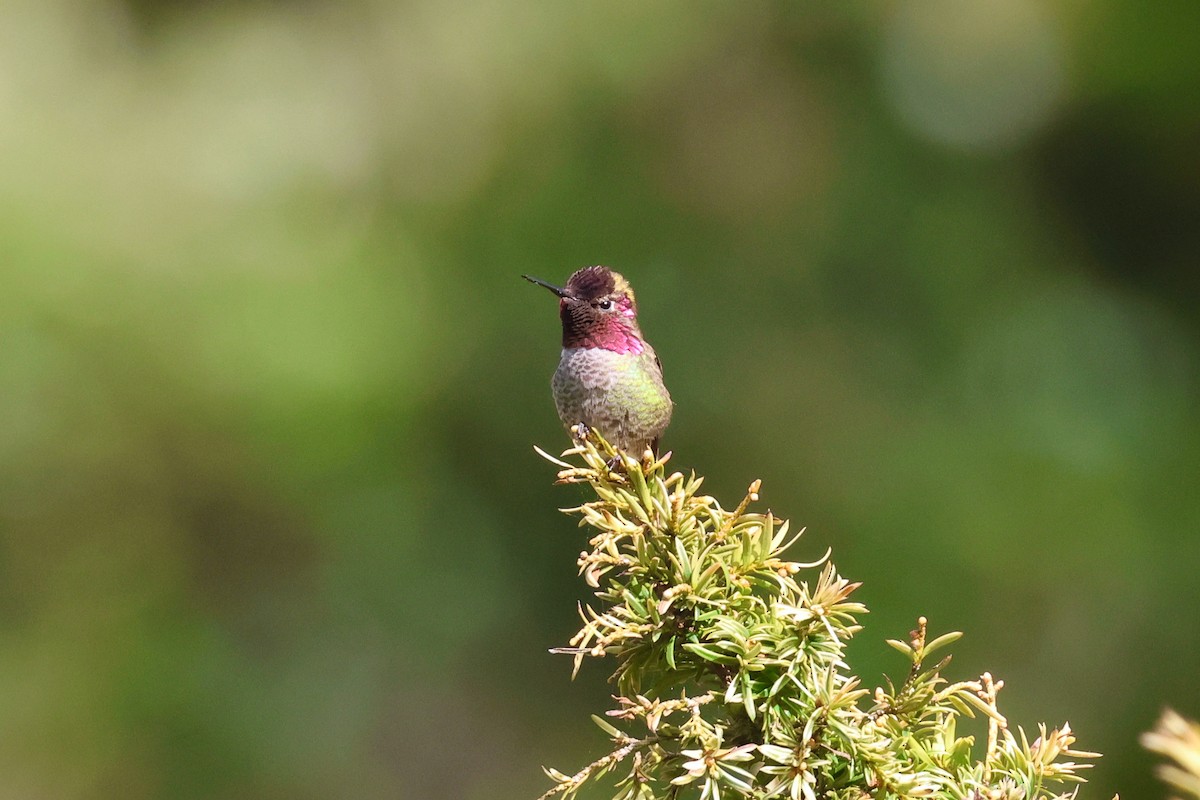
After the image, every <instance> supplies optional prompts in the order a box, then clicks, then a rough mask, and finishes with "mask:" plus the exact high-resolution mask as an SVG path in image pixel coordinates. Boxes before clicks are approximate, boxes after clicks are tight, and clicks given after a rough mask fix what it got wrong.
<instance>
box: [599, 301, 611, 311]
mask: <svg viewBox="0 0 1200 800" xmlns="http://www.w3.org/2000/svg"><path fill="white" fill-rule="evenodd" d="M596 305H597V307H598V308H599V309H600V310H601V311H609V310H611V309H612V300H601V301H600V302H599V303H597V304H596Z"/></svg>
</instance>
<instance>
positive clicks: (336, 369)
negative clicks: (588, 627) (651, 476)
mask: <svg viewBox="0 0 1200 800" xmlns="http://www.w3.org/2000/svg"><path fill="white" fill-rule="evenodd" d="M1198 29H1200V5H1198V4H1196V3H1193V2H1185V1H1184V0H1168V1H1167V2H1161V3H1156V4H1154V5H1153V6H1151V7H1148V6H1144V5H1143V4H1139V3H1136V2H1133V0H1095V1H1094V2H1070V1H1069V0H1060V1H1059V2H1052V3H1040V2H1036V0H1001V1H1000V2H995V3H977V4H976V3H960V2H949V1H948V0H938V1H937V2H928V3H911V4H898V3H880V4H863V3H844V4H833V3H682V2H667V1H665V0H664V2H655V3H641V2H624V1H614V2H580V3H564V4H560V3H535V2H523V1H522V0H508V1H507V2H479V1H478V0H464V2H448V3H435V2H414V3H389V2H372V1H371V0H351V2H343V3H323V2H316V1H315V0H313V1H312V2H282V1H276V2H268V1H267V0H260V1H258V2H233V1H232V0H228V1H227V2H193V1H190V0H125V2H120V1H119V0H109V1H108V2H103V0H96V1H95V2H85V1H84V0H5V2H4V4H3V5H2V6H0V176H2V179H0V280H2V284H0V775H2V776H3V777H2V778H0V797H12V798H111V797H122V798H134V799H137V798H330V797H355V798H376V797H378V798H395V797H403V798H430V799H432V800H437V799H438V798H467V799H468V800H483V799H490V798H532V797H533V796H536V795H537V794H539V793H540V792H541V791H542V790H543V789H545V788H546V787H547V785H548V781H547V779H546V778H545V777H544V776H543V775H542V774H541V772H540V771H539V769H538V768H539V765H541V764H543V763H546V764H550V765H553V766H556V767H558V768H560V769H564V770H567V771H571V770H573V769H575V768H577V767H578V766H580V765H581V764H582V763H584V761H585V760H588V759H590V757H594V756H596V755H598V754H599V753H600V752H601V751H602V748H603V747H604V744H605V742H604V738H603V735H602V734H601V733H600V732H599V731H598V730H597V729H595V728H594V726H592V725H591V723H590V722H589V721H588V720H587V713H590V712H593V711H599V710H601V709H603V708H606V707H607V703H608V687H607V685H606V683H605V678H606V676H607V674H608V672H609V668H608V666H607V665H605V664H589V665H588V666H587V667H586V668H585V669H584V671H583V673H582V675H581V677H580V678H579V679H578V680H577V681H575V682H574V683H571V681H570V680H569V672H570V664H569V661H568V659H567V658H566V657H562V656H551V655H549V654H548V653H547V652H546V651H547V649H548V648H549V647H552V646H555V645H559V644H562V643H563V642H564V641H565V640H566V639H567V638H568V637H569V636H570V634H571V633H572V632H573V630H574V628H575V625H576V617H575V608H574V606H575V602H576V600H578V599H580V598H583V597H585V596H586V595H585V590H584V586H583V584H582V582H581V581H580V580H579V579H577V578H576V576H575V563H574V560H575V556H576V555H577V553H578V552H579V550H580V549H581V547H582V534H581V532H579V531H577V530H576V529H575V528H574V527H573V523H572V522H570V521H569V520H567V519H565V518H563V517H561V516H560V515H558V513H557V512H556V511H555V508H556V507H557V506H567V505H571V504H573V503H575V502H576V500H577V499H578V497H579V495H578V493H577V492H576V491H575V490H573V489H571V488H569V487H567V488H564V487H557V488H556V487H553V486H552V485H551V481H552V479H553V469H552V468H551V467H550V466H549V465H548V464H545V463H544V462H542V461H541V460H540V459H538V458H537V457H536V456H535V455H534V454H533V452H532V449H531V448H532V445H533V444H534V443H539V444H541V445H543V446H545V447H547V448H548V449H551V450H557V449H560V448H562V447H565V446H566V445H567V440H566V438H565V435H564V434H563V433H562V431H561V429H560V428H559V426H558V422H557V419H556V418H555V415H554V411H553V406H552V403H551V400H550V395H549V386H548V381H549V376H550V373H551V371H552V370H553V368H554V365H555V363H556V361H557V357H558V349H559V345H558V336H559V332H558V327H557V325H558V323H557V319H556V316H555V304H554V302H553V299H552V298H551V297H549V296H548V295H546V293H545V292H542V291H540V290H537V289H535V288H534V287H531V286H530V285H528V284H527V283H525V282H524V281H521V280H520V278H519V275H520V273H522V272H529V273H532V274H535V275H539V276H541V277H543V278H546V279H548V280H552V281H562V280H565V278H566V277H567V275H569V274H570V272H571V271H572V270H574V269H576V268H578V267H580V266H584V265H587V264H594V263H604V264H608V265H611V266H613V267H615V268H617V269H619V270H621V271H622V272H624V273H625V274H626V275H627V276H628V277H629V278H630V279H631V281H632V282H633V285H634V286H635V287H636V289H637V290H638V296H639V300H640V302H641V306H642V322H643V328H644V329H645V331H646V332H647V334H648V337H649V338H650V340H651V341H652V342H653V343H654V345H655V346H656V347H657V349H658V351H659V353H660V354H661V356H662V360H663V362H664V364H665V366H666V376H667V380H668V384H669V385H670V387H671V390H672V393H673V394H674V397H675V400H676V402H677V411H676V415H675V421H674V423H673V425H672V427H671V429H670V430H669V432H668V435H667V438H666V445H667V446H668V447H669V448H671V449H672V450H674V452H675V454H676V455H675V461H674V463H675V465H676V466H677V467H680V468H688V467H692V468H695V469H697V470H698V471H700V472H701V473H704V474H706V475H707V476H708V481H709V482H708V484H707V487H708V489H709V490H710V491H712V492H713V493H715V494H716V495H717V496H718V497H721V498H722V499H723V500H725V501H726V502H727V503H729V504H732V503H734V502H736V500H737V499H738V498H739V497H740V496H741V493H742V492H743V491H744V489H745V486H746V485H747V484H748V483H749V482H750V481H751V480H752V479H754V478H756V477H761V478H763V479H764V481H765V484H764V490H763V497H764V502H765V504H766V505H769V506H770V507H771V508H772V509H774V510H775V511H776V512H777V513H780V514H782V515H784V516H787V517H790V518H792V519H793V522H794V524H797V525H806V526H808V528H809V532H808V534H807V535H806V537H805V538H804V539H802V540H801V542H800V544H798V545H797V547H796V549H795V555H796V557H798V558H808V557H812V556H815V555H819V554H820V553H821V552H823V551H824V549H825V547H826V546H832V547H833V549H834V559H835V561H836V563H837V564H838V567H839V569H840V571H841V572H842V573H843V574H845V575H847V576H848V577H851V578H853V579H856V580H862V581H864V586H863V588H862V590H861V592H860V595H859V597H860V598H861V600H862V601H863V602H866V603H867V604H868V605H869V606H870V607H871V609H872V614H871V615H870V616H869V617H867V618H866V619H865V620H864V621H865V623H866V625H867V628H866V630H865V631H864V633H863V634H861V635H860V637H859V638H858V639H857V640H856V641H855V642H854V644H853V648H852V651H851V659H852V665H853V666H854V667H855V668H856V670H858V671H859V672H860V673H861V674H862V675H863V676H864V678H865V680H866V681H867V682H868V683H872V684H873V683H875V682H878V681H879V680H881V677H882V675H883V674H884V673H885V672H890V673H898V672H899V671H901V670H902V669H903V664H902V663H901V662H902V659H900V657H899V656H897V655H896V654H895V653H892V652H891V651H890V650H889V649H888V648H887V647H886V646H885V645H884V644H883V639H884V638H886V637H902V636H903V635H904V633H905V632H906V631H908V630H909V629H910V628H911V627H912V625H913V622H914V620H915V618H916V617H917V616H918V615H919V614H925V615H928V617H929V618H930V624H931V628H932V629H934V630H936V631H938V632H941V631H945V630H950V629H960V630H964V631H966V633H967V636H966V638H965V639H964V640H963V642H962V643H961V644H960V645H959V646H958V647H957V655H956V659H957V660H956V662H955V666H954V667H953V668H952V669H951V673H952V674H954V675H956V676H958V677H961V678H967V677H971V676H973V675H976V674H978V673H979V672H981V671H983V670H990V671H991V672H993V673H994V674H995V675H997V676H998V677H1002V678H1003V679H1005V681H1006V683H1007V688H1006V689H1005V691H1004V693H1003V695H1002V706H1003V707H1004V708H1005V709H1006V711H1007V712H1008V714H1009V717H1010V720H1011V721H1012V722H1014V723H1020V724H1023V725H1025V726H1027V727H1032V726H1033V725H1034V724H1035V723H1036V722H1038V721H1041V720H1045V721H1047V722H1049V723H1052V724H1060V723H1061V722H1063V721H1066V720H1069V721H1070V722H1071V724H1072V726H1073V727H1075V728H1076V729H1077V731H1078V732H1079V735H1080V745H1082V746H1083V747H1085V748H1086V749H1096V750H1100V751H1103V752H1104V753H1105V754H1106V756H1105V758H1104V759H1103V760H1102V761H1101V762H1100V764H1099V766H1098V767H1097V768H1096V769H1095V770H1094V772H1093V774H1092V776H1091V777H1092V785H1091V786H1090V787H1087V788H1086V789H1085V794H1086V796H1088V797H1094V798H1102V800H1107V798H1109V797H1110V796H1111V795H1112V793H1113V792H1114V791H1116V790H1120V791H1121V793H1122V795H1123V796H1126V797H1160V796H1163V795H1164V794H1165V792H1164V791H1163V790H1162V789H1161V788H1160V787H1159V786H1157V785H1156V784H1155V782H1154V780H1153V778H1152V777H1151V772H1150V769H1151V763H1152V759H1150V758H1149V757H1148V756H1147V755H1145V754H1144V753H1143V752H1142V751H1141V749H1140V748H1139V746H1138V745H1137V741H1136V737H1137V735H1138V733H1139V732H1140V731H1143V730H1145V729H1146V728H1147V727H1149V725H1150V724H1151V723H1152V721H1153V720H1154V718H1155V717H1156V716H1157V714H1158V712H1159V710H1160V708H1161V707H1162V706H1163V705H1164V704H1171V705H1173V706H1175V707H1177V708H1178V709H1179V710H1180V711H1181V712H1183V713H1184V714H1187V715H1191V716H1200V687H1198V686H1197V683H1196V674H1197V664H1198V659H1200V580H1198V578H1197V565H1198V564H1200V537H1198V536H1197V528H1198V526H1200V491H1198V486H1197V483H1198V479H1200V435H1198V434H1200V407H1198V403H1197V381H1198V377H1200V376H1198V367H1200V352H1198V348H1197V342H1198V338H1197V328H1198V326H1200V312H1198V310H1197V308H1198V304H1200V272H1198V266H1200V264H1198V259H1200V147H1197V142H1200V61H1197V58H1196V55H1195V31H1196V30H1198Z"/></svg>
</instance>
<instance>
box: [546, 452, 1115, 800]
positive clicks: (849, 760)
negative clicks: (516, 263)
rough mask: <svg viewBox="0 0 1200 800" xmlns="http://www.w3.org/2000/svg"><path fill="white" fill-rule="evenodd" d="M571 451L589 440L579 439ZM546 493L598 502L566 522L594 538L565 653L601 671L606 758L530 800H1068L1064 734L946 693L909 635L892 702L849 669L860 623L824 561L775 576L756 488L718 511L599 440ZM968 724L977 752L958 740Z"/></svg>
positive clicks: (783, 564)
mask: <svg viewBox="0 0 1200 800" xmlns="http://www.w3.org/2000/svg"><path fill="white" fill-rule="evenodd" d="M577 433H586V432H580V431H577ZM538 452H540V453H541V454H542V455H543V456H545V457H546V458H547V459H549V460H550V461H552V462H554V463H555V464H557V465H558V466H560V467H561V468H562V469H561V471H560V472H559V474H558V482H559V483H573V484H584V485H586V486H588V487H589V488H590V489H591V490H592V491H593V492H594V493H595V499H593V500H588V501H587V502H584V503H583V504H582V505H580V506H578V507H576V508H572V509H566V511H567V513H571V514H577V515H578V516H579V517H580V525H581V526H583V527H589V528H591V529H592V533H593V535H592V537H591V538H590V540H589V542H588V544H589V548H588V549H587V550H585V551H583V552H582V553H581V554H580V557H579V568H580V574H581V575H582V576H583V578H584V580H585V581H586V582H587V584H588V586H590V587H592V588H593V589H594V590H595V597H596V603H595V604H594V605H592V604H589V605H587V606H582V607H581V608H580V616H581V617H582V622H583V624H582V627H581V628H580V630H579V632H578V633H577V634H575V636H574V637H573V638H572V639H571V641H570V646H569V647H564V648H559V649H557V650H556V651H555V652H561V653H567V654H570V655H571V656H573V658H574V669H575V671H576V672H578V670H579V668H580V666H581V664H582V662H583V661H584V660H585V659H587V658H599V657H608V658H612V659H613V660H614V661H615V663H616V670H615V672H614V673H613V676H612V680H613V682H614V683H615V685H616V690H617V693H616V696H615V698H614V699H615V701H616V705H615V707H614V708H612V709H610V710H608V711H607V712H606V713H605V715H604V717H599V716H594V717H593V719H594V721H595V722H596V724H597V725H599V726H600V728H601V729H603V730H604V731H605V733H606V734H607V735H608V736H610V737H611V738H612V749H611V751H610V752H608V753H607V754H606V755H604V756H603V757H602V758H599V759H598V760H596V761H594V762H593V763H591V764H589V765H587V766H586V767H584V768H583V769H580V770H578V771H576V772H574V773H573V774H564V773H562V772H559V771H557V770H553V769H547V770H546V772H547V774H549V775H550V777H551V778H552V779H553V780H554V781H555V786H554V787H553V788H551V789H550V790H549V791H547V792H546V793H545V794H544V795H543V796H542V800H546V799H547V798H551V797H556V796H558V797H563V798H570V797H572V796H574V795H575V794H576V793H577V792H578V791H579V790H580V789H581V788H582V787H584V786H585V785H589V784H591V783H593V782H595V781H597V780H598V779H600V778H601V777H602V776H605V775H607V774H610V773H611V774H613V775H615V786H614V787H613V789H612V791H613V794H612V797H613V798H614V800H668V799H669V800H676V799H679V800H682V798H698V799H699V800H720V798H754V799H756V800H757V799H760V798H761V799H762V800H766V798H791V800H802V799H803V800H817V798H822V799H825V800H859V799H860V798H867V797H870V798H880V799H882V798H925V797H936V798H948V799H949V798H953V799H954V800H985V799H987V800H993V799H994V800H1018V799H1019V800H1052V799H1054V798H1071V797H1074V796H1075V791H1074V789H1071V788H1069V786H1068V785H1070V784H1075V783H1079V782H1082V780H1083V779H1082V778H1081V777H1080V776H1079V771H1080V770H1081V769H1084V768H1086V767H1087V766H1090V765H1089V764H1087V763H1080V762H1079V761H1078V760H1077V759H1090V758H1094V757H1096V756H1097V755H1098V754H1096V753H1088V752H1083V751H1078V750H1075V749H1073V747H1072V746H1073V744H1074V742H1075V736H1074V734H1073V733H1072V731H1071V729H1070V726H1069V725H1063V726H1062V727H1061V728H1056V729H1047V728H1046V727H1045V726H1044V725H1039V726H1038V734H1037V736H1036V737H1033V738H1032V739H1030V737H1029V736H1027V735H1026V733H1025V731H1023V730H1021V729H1020V728H1017V729H1016V730H1015V731H1014V729H1013V728H1011V727H1010V726H1009V724H1008V722H1007V720H1006V719H1005V717H1004V716H1003V715H1002V714H1001V713H1000V711H999V709H998V708H997V705H996V697H997V693H998V692H999V690H1000V688H1001V687H1002V686H1003V683H1002V682H1001V681H998V680H993V678H992V677H991V676H990V675H988V674H984V675H982V676H981V677H980V678H979V679H978V680H967V681H950V680H948V679H947V678H945V677H943V672H944V670H945V669H946V666H947V664H948V662H949V660H950V659H949V656H945V655H942V654H941V652H942V651H943V650H944V649H945V648H946V646H947V645H949V644H951V643H952V642H953V641H954V640H956V639H957V638H958V637H959V635H960V634H958V633H947V634H942V635H940V636H936V637H933V638H930V637H929V635H928V634H927V631H926V622H925V620H924V619H923V618H922V619H920V620H919V621H918V624H917V627H916V629H915V630H914V631H912V632H911V633H910V635H909V637H908V638H907V640H905V641H889V642H888V643H889V644H890V645H891V646H892V647H894V648H895V649H896V650H898V651H899V652H900V653H902V654H903V655H904V657H905V658H906V659H907V661H908V668H907V673H906V674H905V676H904V678H903V679H902V680H900V681H899V682H897V683H892V682H890V681H889V682H887V685H885V686H882V687H878V688H875V689H874V690H873V691H870V690H868V689H867V688H866V687H865V685H864V684H863V683H862V681H861V680H860V678H858V677H856V676H855V675H854V673H853V672H852V671H851V669H850V666H849V665H848V664H847V663H846V661H845V649H846V644H847V642H848V641H849V640H850V638H851V637H852V636H854V635H855V634H856V633H857V632H858V631H859V630H860V629H861V627H860V625H859V624H858V621H857V620H858V617H859V615H861V614H864V613H866V611H867V609H866V608H865V607H864V606H863V605H862V604H861V603H857V602H855V601H854V600H853V599H852V595H853V593H854V591H855V589H857V588H858V584H856V583H852V582H851V581H849V580H847V579H846V578H844V577H842V576H840V575H839V574H838V573H837V571H836V569H835V568H834V566H833V564H832V562H831V561H830V560H829V555H830V554H829V553H826V554H825V556H824V557H823V558H821V559H819V560H817V561H816V562H813V563H800V562H795V561H789V560H787V559H786V558H784V552H785V551H786V550H787V548H788V546H789V545H791V544H792V543H793V542H794V541H795V540H796V539H797V538H798V537H799V536H800V534H801V533H803V531H798V532H796V533H792V532H791V531H790V526H789V524H788V523H787V522H786V521H784V520H781V519H780V518H778V517H776V516H775V515H774V514H772V513H771V512H770V511H766V512H759V511H754V510H751V509H752V506H753V504H754V503H755V502H756V501H757V500H758V489H759V482H758V481H755V483H754V484H753V485H752V486H751V487H750V489H749V491H748V492H747V494H746V496H745V497H744V498H743V499H742V500H741V502H739V503H738V505H737V506H736V507H735V508H734V509H733V510H727V509H725V508H724V507H722V506H721V504H720V503H718V502H717V500H715V499H714V498H712V497H709V496H707V495H702V494H700V493H699V490H700V487H701V484H702V479H701V478H699V477H697V476H696V475H695V474H694V473H693V474H691V475H688V476H685V475H683V474H682V473H680V472H673V473H671V474H668V473H667V471H666V465H667V462H668V460H669V458H670V454H667V455H664V456H663V457H662V458H659V459H658V460H653V456H652V454H650V453H647V454H646V455H645V456H644V458H643V459H642V460H641V461H639V460H637V459H635V458H632V457H630V456H629V455H628V454H626V453H624V452H622V451H619V450H616V449H614V448H613V447H612V446H610V445H609V444H608V443H607V442H605V441H604V440H603V439H601V438H600V437H598V436H596V435H595V434H594V433H586V435H585V436H584V437H583V438H582V439H579V440H577V445H576V446H575V447H574V448H572V449H570V450H568V451H567V452H565V453H564V454H563V457H564V458H569V459H573V460H574V462H575V463H571V462H568V461H563V460H560V459H557V458H554V457H552V456H549V455H547V454H546V453H544V452H543V451H541V450H539V451H538ZM976 715H982V717H983V718H984V719H985V720H986V724H987V726H986V730H987V739H986V742H985V743H984V744H983V748H982V753H981V754H980V753H978V752H977V751H978V748H977V747H976V744H975V741H974V737H973V736H970V735H963V734H960V732H959V727H960V723H961V722H962V721H963V720H964V718H969V717H975V716H976Z"/></svg>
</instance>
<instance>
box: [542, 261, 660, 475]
mask: <svg viewBox="0 0 1200 800" xmlns="http://www.w3.org/2000/svg"><path fill="white" fill-rule="evenodd" d="M521 277H522V278H524V279H525V280H527V281H530V282H531V283H536V284H537V285H539V286H544V287H545V288H547V289H549V290H550V291H552V292H554V293H555V294H556V295H558V297H559V298H560V299H559V301H558V315H559V317H560V318H561V319H562V332H563V335H562V348H563V349H562V357H561V358H560V359H559V362H558V369H556V370H555V371H554V378H553V380H551V382H550V387H551V389H552V390H553V391H554V404H555V405H556V406H557V407H558V418H559V419H561V420H562V423H563V425H565V426H567V428H568V429H570V427H571V426H572V425H576V424H578V423H581V422H582V423H583V424H585V425H587V426H588V427H590V428H594V429H595V430H596V431H598V432H599V433H600V435H601V436H603V437H604V438H605V439H607V440H608V441H609V442H611V443H612V444H613V445H615V446H617V447H619V448H621V449H622V450H625V451H626V452H628V453H630V454H631V455H634V456H640V455H641V454H642V453H644V452H645V451H646V449H647V448H649V449H651V450H654V451H657V450H658V437H660V436H662V432H663V431H664V430H666V427H667V423H669V422H670V421H671V409H672V406H673V404H672V403H671V395H670V394H669V393H668V392H667V387H666V386H664V385H663V380H662V365H661V364H660V363H659V361H658V356H657V355H655V353H654V348H653V347H651V346H650V344H649V343H648V342H647V341H646V340H645V339H644V338H642V331H641V329H640V328H638V323H637V305H636V303H635V301H634V297H633V289H632V288H630V286H629V282H628V281H626V280H625V279H624V278H623V277H621V275H620V274H618V273H616V272H613V271H612V270H611V269H609V268H608V267H584V268H583V269H581V270H579V271H578V272H576V273H575V274H574V275H572V276H571V277H570V279H569V280H568V281H567V285H566V286H564V287H561V288H560V287H558V286H555V285H553V284H550V283H546V282H545V281H543V280H539V279H538V278H531V277H529V276H528V275H522V276H521Z"/></svg>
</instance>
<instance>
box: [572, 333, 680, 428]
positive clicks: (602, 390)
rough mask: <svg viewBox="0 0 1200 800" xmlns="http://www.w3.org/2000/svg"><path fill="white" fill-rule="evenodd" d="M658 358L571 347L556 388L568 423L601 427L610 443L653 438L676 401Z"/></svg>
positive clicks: (667, 417)
mask: <svg viewBox="0 0 1200 800" xmlns="http://www.w3.org/2000/svg"><path fill="white" fill-rule="evenodd" d="M653 358H654V357H653V355H649V356H648V357H647V356H644V355H640V354H628V353H614V352H612V351H610V350H604V349H602V348H566V349H564V350H563V353H562V358H561V359H560V360H559V364H558V369H557V370H555V372H554V378H553V380H552V382H551V386H552V388H553V390H554V401H555V404H556V406H557V407H558V416H559V418H560V419H561V420H562V422H563V424H564V425H567V426H570V425H574V424H575V423H578V422H584V423H586V424H587V425H589V426H591V427H594V428H597V429H598V430H599V431H600V432H601V433H602V434H603V435H604V436H605V437H606V438H609V439H610V441H612V440H614V439H615V440H616V441H618V442H625V441H629V440H631V439H632V438H637V439H641V438H653V437H655V436H657V435H658V433H659V432H661V429H662V427H664V426H665V424H666V420H668V419H670V413H671V399H670V396H669V395H668V394H667V392H666V389H665V388H664V387H663V385H662V379H661V378H660V377H659V375H658V371H657V367H656V366H653Z"/></svg>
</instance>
